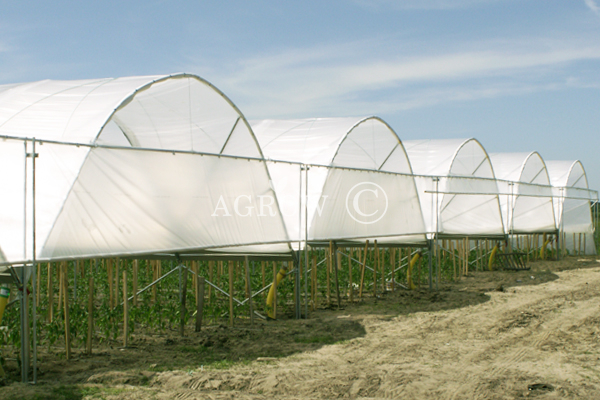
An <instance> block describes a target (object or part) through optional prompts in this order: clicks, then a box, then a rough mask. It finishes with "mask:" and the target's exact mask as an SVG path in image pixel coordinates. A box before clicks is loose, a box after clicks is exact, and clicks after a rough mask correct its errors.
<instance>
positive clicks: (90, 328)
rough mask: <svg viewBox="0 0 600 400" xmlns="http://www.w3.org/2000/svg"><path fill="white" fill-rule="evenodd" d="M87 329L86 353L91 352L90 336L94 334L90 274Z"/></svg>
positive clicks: (92, 288) (92, 282)
mask: <svg viewBox="0 0 600 400" xmlns="http://www.w3.org/2000/svg"><path fill="white" fill-rule="evenodd" d="M88 287H89V289H88V293H89V297H88V331H87V341H86V353H87V354H88V355H91V354H92V338H93V334H94V278H93V277H92V276H90V280H89V284H88Z"/></svg>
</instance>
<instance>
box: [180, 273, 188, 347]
mask: <svg viewBox="0 0 600 400" xmlns="http://www.w3.org/2000/svg"><path fill="white" fill-rule="evenodd" d="M179 268H183V271H181V272H182V278H181V279H182V282H181V305H180V308H179V336H184V335H185V314H186V311H187V310H186V308H185V304H186V302H187V284H188V269H187V268H185V266H183V267H179Z"/></svg>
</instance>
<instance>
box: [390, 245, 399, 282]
mask: <svg viewBox="0 0 600 400" xmlns="http://www.w3.org/2000/svg"><path fill="white" fill-rule="evenodd" d="M400 260H402V253H400ZM390 264H392V291H395V290H396V248H395V247H394V248H392V250H391V254H390Z"/></svg>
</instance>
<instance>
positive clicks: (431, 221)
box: [403, 139, 504, 236]
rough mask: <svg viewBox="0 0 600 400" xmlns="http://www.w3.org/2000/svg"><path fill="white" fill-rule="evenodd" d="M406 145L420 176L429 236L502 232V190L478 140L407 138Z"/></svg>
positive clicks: (419, 188) (419, 191) (484, 234)
mask: <svg viewBox="0 0 600 400" xmlns="http://www.w3.org/2000/svg"><path fill="white" fill-rule="evenodd" d="M403 143H404V147H405V149H406V152H407V154H408V158H409V160H410V163H411V165H412V169H413V172H414V173H415V174H416V175H419V176H416V177H415V181H416V183H417V189H418V193H419V198H420V201H421V209H422V210H423V218H424V220H425V224H426V226H427V232H429V234H430V235H433V234H436V233H437V234H440V235H456V236H498V235H503V234H504V228H503V224H502V215H501V212H500V204H499V200H498V195H497V193H498V188H497V186H496V182H495V180H494V171H493V169H492V165H491V162H490V159H489V157H488V154H487V153H486V151H485V149H484V148H483V146H482V145H481V143H479V142H478V141H477V140H475V139H467V140H464V139H451V140H409V141H404V142H403Z"/></svg>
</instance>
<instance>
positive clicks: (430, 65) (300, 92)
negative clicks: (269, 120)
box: [185, 40, 600, 118]
mask: <svg viewBox="0 0 600 400" xmlns="http://www.w3.org/2000/svg"><path fill="white" fill-rule="evenodd" d="M373 47H374V46H369V45H368V44H366V43H364V42H361V43H348V44H345V45H342V46H321V47H315V48H307V49H294V50H288V51H285V52H281V53H277V54H271V55H263V56H257V57H252V58H248V59H242V60H238V62H237V63H235V64H234V65H233V66H231V67H230V69H229V70H228V71H227V72H224V71H223V70H219V71H215V70H207V69H206V68H202V67H198V66H197V65H195V66H191V68H185V69H186V70H194V71H204V72H202V73H204V74H206V75H205V77H206V78H207V79H209V80H211V81H213V83H215V84H216V85H217V86H218V87H219V88H221V89H222V90H223V91H224V92H225V93H227V94H228V95H230V96H231V97H232V99H233V100H234V101H235V102H237V103H238V105H239V106H240V107H241V108H242V109H243V110H244V112H245V113H246V114H248V115H249V116H251V117H253V118H263V117H299V116H315V115H348V114H364V113H382V112H392V111H394V110H392V109H390V107H395V108H396V110H403V109H408V108H415V107H426V106H430V105H433V104H437V103H440V102H451V101H468V100H472V99H477V98H491V97H498V96H510V95H518V94H522V93H526V92H531V91H540V90H551V89H552V88H553V86H552V85H553V84H554V82H562V83H561V84H564V85H566V82H565V81H564V77H563V75H562V74H561V73H560V71H562V70H563V69H566V68H565V67H566V66H568V65H571V64H572V63H576V62H579V61H584V60H600V45H598V44H595V43H591V44H590V43H587V44H586V43H571V42H557V41H551V40H531V41H521V42H498V43H490V42H487V43H477V44H473V45H472V46H471V49H469V50H463V49H457V50H454V51H452V50H447V51H446V52H445V53H442V52H441V51H432V50H430V52H429V53H424V54H416V53H413V55H411V56H404V57H400V56H397V55H396V56H390V55H389V54H383V55H382V54H373V53H369V52H370V51H372V49H373ZM464 47H465V46H463V48H464ZM365 49H369V50H365ZM188 67H190V66H188ZM557 71H558V72H557ZM545 76H547V77H546V78H544V77H545ZM361 110H364V111H361Z"/></svg>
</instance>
